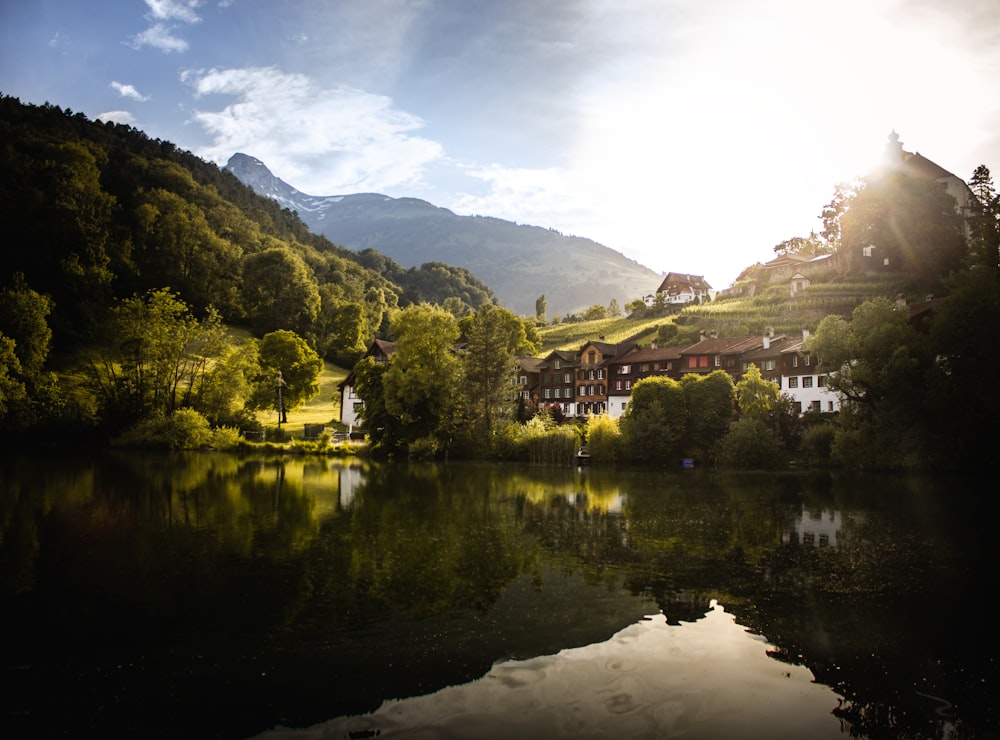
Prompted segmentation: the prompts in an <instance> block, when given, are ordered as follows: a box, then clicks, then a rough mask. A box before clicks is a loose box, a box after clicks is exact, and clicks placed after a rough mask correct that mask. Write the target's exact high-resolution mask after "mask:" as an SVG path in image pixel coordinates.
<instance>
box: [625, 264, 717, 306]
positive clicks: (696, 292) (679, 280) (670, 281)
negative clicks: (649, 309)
mask: <svg viewBox="0 0 1000 740" xmlns="http://www.w3.org/2000/svg"><path fill="white" fill-rule="evenodd" d="M714 295H715V291H713V290H712V286H711V285H709V284H708V282H707V281H706V280H705V278H704V277H703V276H701V275H688V274H685V273H682V272H668V273H667V275H666V277H664V278H663V282H661V283H660V287H659V288H657V289H656V294H655V295H647V296H646V297H645V298H644V299H643V300H644V301H645V303H646V305H647V306H652V305H653V303H654V302H655V300H656V297H657V296H662V297H663V302H664V303H667V304H685V303H693V302H695V301H699V302H701V301H707V300H711V299H712V298H713V297H714Z"/></svg>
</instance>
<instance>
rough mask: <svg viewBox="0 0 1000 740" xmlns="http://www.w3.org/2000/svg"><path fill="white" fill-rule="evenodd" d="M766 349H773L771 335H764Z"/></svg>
mask: <svg viewBox="0 0 1000 740" xmlns="http://www.w3.org/2000/svg"><path fill="white" fill-rule="evenodd" d="M764 349H771V337H770V335H769V334H765V335H764Z"/></svg>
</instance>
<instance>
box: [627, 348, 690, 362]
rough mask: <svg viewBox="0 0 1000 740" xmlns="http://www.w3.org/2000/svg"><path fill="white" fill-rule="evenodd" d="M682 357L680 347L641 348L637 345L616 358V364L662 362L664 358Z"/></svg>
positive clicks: (675, 358)
mask: <svg viewBox="0 0 1000 740" xmlns="http://www.w3.org/2000/svg"><path fill="white" fill-rule="evenodd" d="M680 358H681V350H680V347H655V348H654V347H649V348H646V349H639V348H638V347H636V348H635V349H633V350H632V351H631V352H626V353H625V354H623V355H619V356H618V357H616V358H615V359H614V364H616V365H622V364H625V363H629V364H631V363H635V362H660V361H662V360H679V359H680Z"/></svg>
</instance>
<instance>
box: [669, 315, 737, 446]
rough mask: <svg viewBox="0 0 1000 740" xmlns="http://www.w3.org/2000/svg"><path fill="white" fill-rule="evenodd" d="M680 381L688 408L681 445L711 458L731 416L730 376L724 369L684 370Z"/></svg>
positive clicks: (726, 429)
mask: <svg viewBox="0 0 1000 740" xmlns="http://www.w3.org/2000/svg"><path fill="white" fill-rule="evenodd" d="M675 328H676V327H675ZM680 382H681V387H682V388H683V389H684V399H685V403H686V404H687V410H688V421H687V428H686V437H685V441H684V449H685V450H686V451H687V454H689V455H692V456H695V457H698V456H705V457H708V458H709V459H711V458H712V456H713V451H714V448H715V446H716V444H717V443H718V442H719V440H720V439H722V438H723V437H724V436H725V434H726V432H727V431H729V425H730V424H731V423H732V420H733V414H734V410H735V403H736V389H735V387H734V386H733V379H732V377H731V376H730V375H729V373H727V372H726V371H725V370H713V371H712V372H710V373H709V374H708V375H697V374H695V373H687V374H685V375H684V376H683V377H682V378H681V381H680Z"/></svg>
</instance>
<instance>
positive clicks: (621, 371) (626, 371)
mask: <svg viewBox="0 0 1000 740" xmlns="http://www.w3.org/2000/svg"><path fill="white" fill-rule="evenodd" d="M631 372H632V366H631V365H622V366H621V367H619V368H618V374H619V375H628V374H630V373H631Z"/></svg>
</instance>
